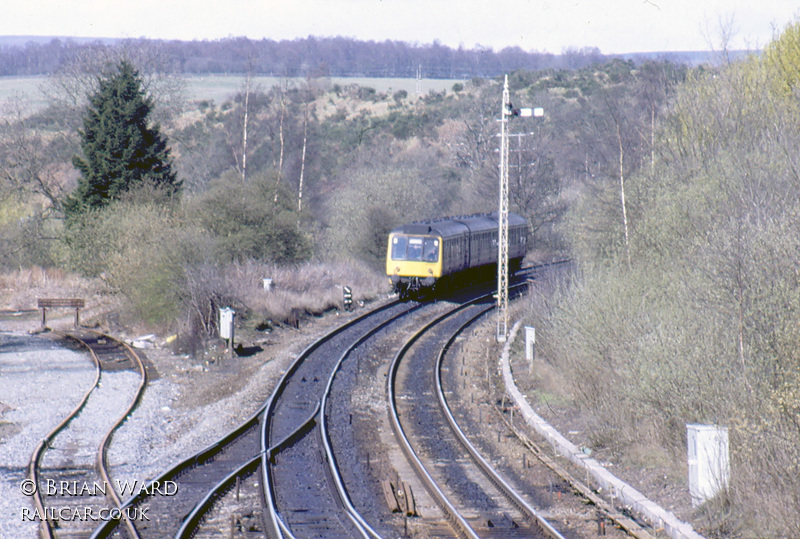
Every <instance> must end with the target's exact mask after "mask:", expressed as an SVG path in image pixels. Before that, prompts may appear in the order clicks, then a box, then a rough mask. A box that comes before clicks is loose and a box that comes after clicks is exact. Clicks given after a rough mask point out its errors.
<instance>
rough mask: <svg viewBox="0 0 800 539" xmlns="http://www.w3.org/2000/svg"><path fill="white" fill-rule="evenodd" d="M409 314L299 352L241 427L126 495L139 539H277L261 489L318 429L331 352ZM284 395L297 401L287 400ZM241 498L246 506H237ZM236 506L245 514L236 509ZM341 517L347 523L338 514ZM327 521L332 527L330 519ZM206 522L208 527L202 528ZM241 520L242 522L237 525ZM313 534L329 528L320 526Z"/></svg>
mask: <svg viewBox="0 0 800 539" xmlns="http://www.w3.org/2000/svg"><path fill="white" fill-rule="evenodd" d="M413 308H414V307H413V305H409V304H404V303H399V302H393V303H389V304H387V305H384V306H381V307H378V308H377V309H374V310H373V311H371V312H369V313H366V314H364V315H362V316H360V317H358V318H356V319H354V320H352V321H350V322H348V323H347V324H344V325H343V326H340V327H338V328H336V329H334V330H333V331H331V332H329V333H328V334H326V335H325V336H323V337H322V338H320V339H319V340H317V341H316V342H314V343H313V344H312V345H311V346H309V347H308V348H307V349H306V350H304V351H303V352H302V353H301V354H300V355H299V356H298V358H297V359H296V360H295V361H294V363H293V364H292V365H291V366H290V367H289V369H288V370H287V372H286V373H285V374H284V376H283V378H282V379H281V380H280V382H279V383H278V385H277V387H276V389H275V390H274V392H273V394H272V396H271V397H270V399H269V400H268V401H267V402H266V403H265V404H264V405H263V406H262V407H261V408H259V409H258V410H257V411H256V412H255V413H254V414H253V415H252V416H251V417H250V418H249V419H248V420H247V421H245V422H244V423H243V424H241V425H239V426H238V427H237V428H236V429H234V430H233V431H231V432H230V433H228V434H227V435H226V436H224V437H223V438H222V439H220V440H219V441H217V442H215V443H214V444H212V445H210V446H209V447H207V448H205V449H204V450H202V451H200V452H198V453H197V454H195V455H194V456H192V457H190V458H189V459H186V460H185V461H183V462H181V463H179V464H177V465H176V466H173V467H172V468H171V469H169V470H167V471H166V472H164V473H163V474H161V475H160V476H159V477H157V478H156V479H154V480H153V481H152V482H150V483H149V485H150V486H148V488H146V489H145V491H144V492H140V493H138V494H136V495H135V496H132V497H131V498H130V499H129V500H128V501H126V502H125V504H123V507H124V508H141V509H142V510H144V511H145V512H146V513H147V515H148V518H149V521H148V522H146V523H137V524H138V528H137V529H138V533H139V536H141V537H143V538H144V537H190V536H203V535H208V536H214V535H215V534H218V533H219V530H220V528H221V527H222V528H228V527H229V528H230V529H233V528H236V529H240V528H242V527H245V528H247V531H249V532H253V533H255V534H256V535H260V536H263V534H264V529H265V527H266V528H267V529H268V530H271V535H276V534H277V535H281V534H282V533H283V532H282V531H281V527H279V526H278V525H277V517H274V516H271V515H277V514H279V509H278V507H277V506H276V505H274V501H273V503H272V504H267V505H268V506H269V507H270V508H271V511H266V510H263V509H264V507H263V506H264V503H263V501H262V498H261V495H260V491H261V490H262V486H261V485H267V486H269V485H270V483H269V482H268V481H270V480H272V478H273V477H274V476H275V474H274V473H270V472H271V471H273V468H274V469H278V467H276V465H275V464H276V462H279V463H281V464H283V463H288V461H287V460H286V459H285V457H286V455H287V454H289V453H287V452H286V451H287V450H288V449H292V448H293V447H294V445H295V443H296V442H297V440H299V439H302V438H303V437H304V435H305V434H306V433H307V431H308V430H309V429H311V430H313V428H314V427H315V425H316V424H317V422H318V415H319V414H318V412H319V410H320V409H321V408H322V402H323V401H322V393H321V391H322V390H324V389H325V388H326V387H328V388H329V386H330V383H331V382H330V381H331V380H332V374H333V373H332V372H331V369H332V368H335V367H336V363H337V362H336V358H340V360H339V362H338V363H341V361H342V360H343V357H340V356H339V355H338V354H337V353H336V352H337V351H340V350H341V349H342V348H346V347H347V346H348V344H352V341H357V340H358V339H359V338H361V337H363V336H364V334H365V333H367V332H368V331H369V330H370V328H372V329H376V328H377V327H379V326H380V325H381V324H383V323H384V322H385V321H386V320H389V319H391V318H392V317H394V316H396V315H398V313H400V316H402V313H405V312H407V311H408V310H409V309H413ZM298 384H299V385H298ZM286 395H289V396H290V397H294V398H295V400H293V401H291V399H287V398H285V397H286ZM276 410H277V411H276ZM320 450H321V449H320ZM314 460H318V459H314ZM264 470H267V471H266V472H265V471H264ZM284 470H288V471H287V472H286V473H288V474H291V473H292V471H291V469H290V468H289V467H283V468H281V469H280V473H283V471H284ZM329 470H330V469H329ZM318 471H319V470H318ZM325 473H328V472H325ZM262 477H264V478H265V479H264V483H261V484H260V481H261V478H262ZM282 477H283V476H280V477H279V479H280V478H282ZM266 478H269V479H266ZM165 484H174V485H175V487H174V491H175V492H174V494H173V495H170V496H165V495H163V493H161V492H158V488H159V486H163V485H165ZM264 488H266V487H264ZM234 489H235V491H236V498H237V501H236V503H235V505H238V506H239V507H237V508H236V509H235V510H231V511H227V515H226V517H225V518H222V519H220V518H219V517H214V516H212V515H211V513H212V509H214V510H215V512H225V510H224V509H221V510H220V511H217V510H218V509H220V507H219V506H220V505H225V504H220V502H219V500H220V499H222V498H224V497H225V494H226V493H228V492H229V491H231V490H234ZM240 491H241V492H242V495H243V496H244V497H246V498H247V500H245V501H242V500H238V498H240V496H239V494H240ZM290 491H291V489H284V488H282V489H281V492H282V493H288V495H289V496H291V493H290ZM244 492H248V494H246V495H245V494H244ZM274 492H275V490H274V489H272V490H270V489H268V490H267V494H266V496H267V499H268V500H279V498H278V497H277V496H273V497H270V496H271V494H270V493H274ZM339 492H340V493H342V492H343V491H341V490H340V491H339ZM253 493H255V494H256V495H254V494H253ZM282 495H287V494H282ZM340 495H341V494H335V496H340ZM337 503H339V502H337ZM242 504H244V505H245V506H246V507H244V508H242V507H241V505H242ZM334 505H335V504H334ZM320 507H321V508H323V510H325V508H327V509H328V510H329V513H330V515H335V513H336V512H337V511H340V510H341V509H340V508H336V507H333V506H332V505H330V504H329V505H321V506H320ZM297 512H298V513H301V512H302V511H297ZM345 513H346V512H345ZM340 516H341V517H342V518H343V519H344V520H347V517H346V516H344V513H343V514H341V515H340ZM228 517H229V518H228ZM331 518H333V519H335V520H338V517H336V516H333V517H331ZM220 520H221V522H220ZM206 521H214V522H212V523H210V525H208V526H206V525H205V524H204V523H205V522H206ZM243 521H248V523H247V524H246V525H244V526H243V525H242V522H243ZM317 527H318V528H320V529H327V528H326V527H325V524H323V525H322V526H317ZM333 527H334V528H335V526H333ZM275 529H278V531H277V532H276V531H275ZM284 529H287V528H284ZM129 534H130V531H129V530H125V529H122V528H120V527H119V526H118V523H116V522H108V523H104V524H103V525H102V526H100V527H99V528H98V529H97V530H96V531H95V533H94V535H93V537H98V538H100V537H127V536H128V535H129Z"/></svg>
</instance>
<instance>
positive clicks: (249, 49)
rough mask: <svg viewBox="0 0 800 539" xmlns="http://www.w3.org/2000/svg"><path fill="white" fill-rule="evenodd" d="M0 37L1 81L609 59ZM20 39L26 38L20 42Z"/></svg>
mask: <svg viewBox="0 0 800 539" xmlns="http://www.w3.org/2000/svg"><path fill="white" fill-rule="evenodd" d="M20 39H21V38H17V39H9V41H10V42H9V43H8V44H5V45H3V44H2V43H3V40H2V38H0V76H6V77H8V76H30V75H47V74H51V73H55V72H56V71H58V70H59V69H62V68H63V67H64V66H65V65H69V64H70V63H72V62H74V61H75V60H76V59H77V58H79V57H81V56H85V55H96V54H99V53H100V52H101V51H103V50H107V49H118V48H126V49H130V50H135V49H138V50H140V51H142V50H145V51H148V52H147V54H148V56H150V57H155V56H158V57H159V58H160V62H159V63H158V64H152V65H151V66H148V67H150V68H156V67H157V69H159V70H161V71H164V72H170V73H184V74H209V73H214V74H221V73H222V74H230V73H248V72H250V73H252V74H254V75H270V76H277V77H399V78H413V77H416V76H417V74H418V73H419V74H420V76H422V77H424V78H438V79H470V78H472V77H496V76H499V75H501V74H502V73H508V72H511V71H516V70H518V69H526V70H530V71H537V70H542V69H578V68H581V67H586V66H588V65H591V64H593V63H597V62H602V61H605V60H609V59H611V57H607V56H604V55H603V54H601V52H600V51H599V50H598V49H596V48H591V47H590V48H583V49H567V50H565V51H563V52H561V53H559V54H553V53H548V52H536V51H523V50H522V49H521V48H519V47H508V48H504V49H502V50H500V51H494V50H493V49H491V48H488V47H475V48H472V49H465V48H463V47H459V48H457V49H453V48H451V47H447V46H444V45H442V44H440V43H438V42H434V43H432V44H410V43H406V42H401V41H390V40H387V41H381V42H376V41H359V40H355V39H352V38H345V37H331V38H318V37H307V38H302V39H295V40H282V41H275V40H271V39H261V40H252V39H248V38H244V37H241V38H228V39H220V40H204V41H162V40H151V39H127V40H103V41H101V40H95V41H87V40H73V39H60V38H54V39H51V40H49V41H43V40H42V38H38V39H36V40H31V41H28V42H24V43H20V42H19V41H20ZM23 41H24V39H23ZM632 57H633V58H637V59H641V60H642V61H646V60H648V59H654V58H657V59H660V60H668V61H674V62H676V63H690V64H694V63H697V62H698V61H701V60H707V59H708V55H707V54H703V53H662V54H658V55H653V54H650V55H632Z"/></svg>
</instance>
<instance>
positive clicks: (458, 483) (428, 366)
mask: <svg viewBox="0 0 800 539" xmlns="http://www.w3.org/2000/svg"><path fill="white" fill-rule="evenodd" d="M492 309H493V304H492V303H491V297H483V298H478V299H477V300H474V301H473V302H469V303H466V304H463V305H459V306H456V307H454V308H452V309H451V310H449V311H448V312H446V313H444V314H443V315H441V316H440V317H438V318H436V319H435V320H434V321H432V322H431V323H429V324H427V325H426V326H424V327H423V328H422V329H420V330H419V331H418V332H417V333H415V334H414V335H413V336H412V337H411V338H410V339H409V340H408V341H407V342H406V344H405V345H404V346H403V347H402V348H401V349H400V350H399V351H398V353H397V355H396V356H395V358H394V360H393V362H392V365H391V367H390V371H389V377H388V381H387V399H388V404H389V410H390V415H391V421H392V428H393V431H394V433H395V436H396V438H397V440H398V443H399V444H400V445H401V447H402V449H403V452H404V454H405V455H406V458H407V459H408V460H409V462H410V464H411V466H412V468H413V469H414V471H415V473H416V475H417V476H418V477H419V479H420V481H421V482H422V484H423V485H424V486H425V489H426V490H427V491H428V493H429V494H430V495H431V497H432V498H433V499H434V500H435V501H436V504H437V505H438V506H439V508H440V509H441V512H442V514H443V515H444V517H445V518H446V519H447V521H448V522H449V523H450V526H451V527H452V529H453V533H455V534H456V535H458V536H461V537H492V536H497V535H501V536H524V537H561V535H560V534H559V533H558V532H557V531H556V530H555V529H554V528H552V526H550V525H549V523H547V522H546V521H545V520H544V519H543V518H542V517H541V516H540V515H538V514H537V512H536V511H535V510H534V509H533V508H532V507H531V506H530V505H529V504H528V503H527V502H526V501H525V500H524V499H523V498H522V497H521V496H520V495H519V494H518V493H517V492H516V491H515V490H514V489H513V488H512V487H511V486H510V485H509V484H508V483H506V482H505V481H504V480H503V479H502V478H500V477H499V475H498V474H497V473H496V472H495V471H494V469H493V468H492V466H491V465H489V464H488V463H487V462H486V461H485V460H484V459H483V458H482V457H481V456H480V455H479V454H478V452H477V451H476V450H475V449H474V447H472V446H471V444H470V443H469V441H468V440H467V439H466V436H465V435H464V434H463V432H462V431H461V430H460V428H459V427H458V425H457V423H456V422H455V419H454V418H453V415H452V413H451V412H450V410H449V406H448V404H447V400H446V397H445V394H444V390H443V387H442V380H441V363H442V359H443V357H444V355H445V352H446V350H447V349H448V348H449V347H450V346H451V345H452V343H453V341H454V340H455V339H456V337H457V335H458V334H459V333H461V331H463V329H464V328H465V327H467V326H469V325H470V324H472V323H473V322H474V321H475V320H477V319H478V318H480V317H482V316H483V315H484V314H486V313H487V312H489V311H491V310H492ZM448 431H450V432H453V433H454V434H453V435H451V436H449V437H448V436H446V435H445V434H444V433H446V432H448ZM468 458H472V459H473V461H474V463H468ZM476 465H477V467H476ZM434 526H436V527H439V526H440V523H439V522H435V523H434Z"/></svg>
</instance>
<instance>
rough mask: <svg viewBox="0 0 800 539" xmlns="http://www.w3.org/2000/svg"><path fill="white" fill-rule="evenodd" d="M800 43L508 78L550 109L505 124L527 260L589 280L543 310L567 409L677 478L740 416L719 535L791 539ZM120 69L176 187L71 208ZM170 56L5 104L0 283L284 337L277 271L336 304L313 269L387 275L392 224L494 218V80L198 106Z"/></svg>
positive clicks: (780, 40) (102, 60) (61, 83)
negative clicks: (713, 433) (137, 88)
mask: <svg viewBox="0 0 800 539" xmlns="http://www.w3.org/2000/svg"><path fill="white" fill-rule="evenodd" d="M92 51H94V52H93V53H91V54H90V52H92ZM798 51H800V24H798V23H795V24H792V25H789V26H788V27H787V28H786V29H785V30H784V31H783V33H782V34H780V35H779V36H777V37H776V38H775V40H774V41H773V42H772V43H771V44H770V45H768V46H767V47H766V49H765V50H764V51H762V52H761V54H759V55H753V56H748V57H745V58H743V59H740V60H738V61H733V60H732V59H731V58H730V57H723V58H721V60H722V61H720V62H717V63H715V64H714V65H702V66H698V67H689V66H687V65H684V64H675V63H671V62H666V61H650V62H642V63H634V62H633V61H624V60H620V59H611V60H604V59H598V60H599V61H597V62H595V63H593V64H590V65H586V66H583V67H580V68H574V69H567V68H561V69H559V68H548V69H543V70H526V69H515V70H513V71H510V72H509V85H510V88H511V93H512V101H513V103H514V106H516V107H529V106H537V107H543V108H544V110H545V116H544V118H530V119H529V118H514V119H513V120H512V127H511V128H512V133H514V137H513V139H512V143H511V154H510V182H511V190H510V191H511V195H510V196H511V206H512V210H513V211H516V212H518V213H520V214H521V215H523V216H525V218H526V219H528V222H529V224H530V228H531V233H532V236H533V249H532V252H531V258H532V259H534V260H545V259H551V258H555V257H569V258H571V259H572V260H573V261H574V264H575V267H576V268H577V269H576V271H575V273H574V274H573V275H571V276H570V277H569V278H567V279H565V280H563V281H558V282H555V283H553V286H552V288H551V289H550V290H547V291H546V293H542V294H540V295H536V294H534V296H533V300H532V304H531V310H530V312H529V314H528V321H529V322H530V323H531V324H532V325H534V326H536V327H537V329H538V331H537V335H539V336H540V337H539V339H538V340H539V344H538V345H537V347H538V350H539V351H540V354H541V357H542V358H543V360H544V361H548V362H550V363H551V364H552V365H554V366H555V367H556V369H555V370H556V371H557V372H559V373H560V376H562V377H563V379H562V380H559V382H560V383H559V384H558V391H559V392H560V393H559V394H558V395H557V398H561V399H566V400H568V401H570V402H572V403H574V404H575V405H577V406H578V407H580V408H581V410H582V412H583V415H584V417H586V418H587V421H588V423H589V426H588V428H590V430H591V432H592V443H593V444H594V448H595V449H598V450H599V449H605V450H609V451H611V452H612V454H614V455H615V456H620V458H621V459H623V460H625V459H627V460H625V463H626V464H629V465H631V466H636V467H638V468H645V469H648V467H650V466H653V467H658V469H663V468H664V467H666V468H667V469H668V470H669V472H668V473H667V474H666V475H667V479H665V481H675V482H677V483H679V484H683V485H685V456H686V445H685V443H686V439H685V437H686V433H685V428H686V427H685V425H686V424H687V423H695V422H697V423H709V424H719V425H723V426H727V427H728V428H729V429H730V437H731V460H732V464H733V475H732V479H731V484H730V486H729V488H728V489H727V490H726V491H725V492H723V493H722V494H721V495H720V496H718V497H717V498H716V499H714V500H712V502H710V503H708V504H706V505H705V506H703V507H701V508H700V509H698V510H697V512H696V513H695V514H693V515H686V518H693V519H694V523H695V525H696V526H697V527H698V529H700V530H701V531H702V532H703V534H704V535H707V536H709V537H752V536H759V537H768V536H769V537H787V536H800V518H798V512H797V510H796V508H797V507H798V506H799V505H800V479H798V478H800V421H798V417H800V415H799V414H800V356H799V355H798V350H800V326H798V324H797V312H800V277H799V275H800V274H799V273H798V271H797V268H798V267H800V254H798V253H800V244H799V242H800V234H798V231H800V172H799V171H800V162H798V152H797V148H798V147H800V77H798V73H800V53H799V52H798ZM243 57H246V56H243ZM123 60H124V61H125V62H127V63H129V64H130V65H131V66H133V67H135V68H136V70H137V72H138V74H139V75H141V78H140V79H136V80H140V83H141V90H142V92H143V93H144V94H145V95H146V96H148V103H151V104H152V108H150V107H148V110H147V122H146V123H147V125H148V130H154V131H158V133H160V134H161V135H163V137H164V140H165V141H166V143H167V145H168V147H169V152H168V153H165V152H159V156H160V158H159V159H160V160H162V161H169V162H170V167H169V170H170V171H174V173H175V181H174V182H172V181H170V182H169V183H170V185H172V186H174V187H176V189H177V187H178V186H180V188H179V189H178V190H177V191H176V192H174V193H173V192H170V193H165V192H164V191H163V190H162V189H160V188H159V187H158V185H154V184H152V183H148V182H142V183H141V185H139V186H137V187H136V188H129V189H123V190H120V191H119V192H116V191H115V193H114V194H113V195H111V194H110V195H109V197H108V201H107V202H108V203H107V204H103V205H102V206H93V205H92V204H89V205H87V206H86V207H83V208H81V211H78V212H76V213H72V215H71V216H70V215H67V214H68V213H69V212H68V211H67V210H68V208H69V206H70V205H69V204H68V203H67V200H69V197H70V196H74V194H76V193H80V191H76V189H78V186H79V185H81V179H82V178H83V176H82V175H81V174H82V172H81V171H79V170H78V169H77V168H76V166H74V165H73V163H80V162H84V161H86V159H84V158H85V157H86V152H87V150H86V147H85V145H84V144H82V143H85V140H83V139H84V136H83V135H84V134H85V133H86V131H87V124H86V120H87V118H90V117H91V115H89V116H87V114H88V113H89V112H90V111H91V109H92V107H89V106H87V105H89V104H90V103H94V102H95V100H94V98H93V99H92V100H90V97H92V96H94V97H97V96H98V92H100V90H101V89H103V88H105V86H106V85H105V83H104V82H103V81H107V80H108V79H107V78H106V77H107V76H108V69H109V66H111V67H114V66H117V65H120V64H119V62H121V61H123ZM162 62H164V56H163V55H161V54H160V53H159V52H158V51H157V50H154V49H146V48H141V47H140V48H133V49H131V48H126V47H119V48H113V47H111V48H109V47H104V48H101V49H97V50H96V51H95V50H94V49H90V50H87V53H86V54H80V55H77V56H76V57H75V58H73V59H72V60H71V61H70V62H66V63H64V64H63V65H62V66H61V67H60V68H59V69H58V70H57V71H55V72H54V73H53V74H52V75H50V76H48V77H47V78H46V80H45V82H44V83H43V86H42V91H43V92H44V95H45V96H46V97H47V100H48V102H49V106H48V107H47V108H44V109H42V108H38V107H37V108H36V109H32V108H31V107H29V106H28V105H27V104H26V102H25V100H24V98H22V97H17V98H14V99H12V100H11V101H9V102H7V103H5V104H4V111H3V115H2V125H0V265H2V267H3V268H4V269H6V270H7V271H12V270H15V269H17V268H21V267H31V266H40V267H48V268H60V269H62V270H63V271H69V272H74V273H76V274H80V275H82V276H84V277H85V278H86V279H94V280H96V281H97V282H99V283H102V288H103V291H104V292H105V293H106V294H107V295H112V296H114V297H118V298H120V301H121V302H123V304H124V305H125V307H126V312H132V313H135V316H136V317H137V318H136V320H137V321H138V322H140V323H146V324H150V325H151V326H153V327H159V328H170V329H171V330H175V331H179V332H181V334H182V335H188V336H191V337H193V338H195V340H196V341H202V339H204V338H208V337H209V336H211V335H213V334H214V332H215V315H216V311H215V309H216V307H218V306H220V305H228V306H233V307H234V308H235V309H236V311H237V318H238V319H239V320H240V321H241V322H242V323H244V324H246V325H247V326H249V327H252V328H265V327H269V324H270V321H271V320H272V319H274V317H275V313H274V311H271V310H270V309H274V302H266V301H264V300H263V299H258V298H259V297H262V296H260V295H259V294H256V293H254V290H255V289H256V288H257V286H258V285H259V284H260V278H261V277H264V272H263V268H264V267H265V266H266V265H271V266H272V267H278V266H280V267H290V268H292V269H291V270H290V273H291V274H292V279H291V280H292V281H293V282H294V283H298V286H300V287H301V288H302V287H305V288H308V287H309V286H310V285H309V283H311V282H312V281H313V282H315V283H320V282H324V283H326V286H327V285H330V288H332V289H333V288H335V284H337V283H338V284H342V281H341V280H340V279H339V278H338V277H336V278H334V277H331V274H330V272H328V270H327V269H325V270H322V271H321V272H320V273H317V274H314V275H313V276H309V275H310V273H309V272H308V268H309V263H310V262H314V263H317V264H320V265H321V267H324V268H329V267H333V266H335V265H337V264H341V263H342V262H348V263H350V264H351V266H349V267H350V268H351V269H350V270H348V273H347V275H348V277H345V278H347V279H351V278H352V275H353V273H354V271H353V270H352V268H356V267H357V268H359V269H360V270H363V269H364V268H372V269H371V271H372V273H373V274H374V275H378V276H379V275H380V271H381V263H382V260H383V257H384V256H385V241H386V237H387V232H388V231H389V230H390V229H391V228H393V227H394V226H397V225H398V224H402V223H405V222H409V221H413V220H417V219H424V218H431V217H437V216H444V215H454V214H467V213H472V212H476V211H493V210H494V209H495V207H496V200H497V194H496V193H497V174H498V163H497V155H498V154H497V150H498V145H499V142H498V138H497V134H498V125H497V119H498V116H499V115H500V101H501V96H502V80H501V78H500V77H489V78H481V77H473V78H470V79H469V80H468V81H466V82H463V83H456V84H454V85H453V87H452V88H451V89H450V90H448V91H446V92H429V93H427V94H425V95H419V96H418V95H409V94H408V93H406V92H405V91H403V90H398V91H394V92H386V93H384V92H380V91H376V90H375V89H374V88H369V87H364V86H358V85H355V84H353V85H347V84H341V83H340V84H333V83H332V82H331V81H330V80H328V79H326V78H325V77H316V78H307V79H304V80H299V81H298V80H295V81H289V80H284V81H283V82H281V83H280V84H279V85H277V86H275V87H272V88H265V87H259V86H257V85H255V84H252V83H251V81H250V79H249V78H248V77H247V76H246V75H243V76H242V84H241V87H240V89H239V91H238V92H236V93H235V94H234V95H232V96H231V97H230V99H228V100H225V101H224V102H221V103H215V102H213V101H200V102H193V103H190V102H187V101H186V99H185V97H184V92H183V91H182V89H183V84H184V83H183V80H182V77H181V76H180V74H176V73H174V72H172V73H169V72H167V71H165V70H162V69H160V68H156V67H154V66H158V65H161V63H162ZM376 63H379V62H377V61H376ZM134 78H135V77H134ZM116 108H118V107H116ZM145 131H147V130H145V129H143V130H142V132H143V133H144V132H145ZM154 138H156V139H158V140H161V138H160V137H154ZM76 156H78V157H77V159H76ZM81 156H83V157H81ZM340 267H341V266H340ZM380 282H382V283H384V284H385V283H386V281H385V280H381V281H380ZM386 286H388V285H386ZM384 290H385V289H384ZM304 301H306V302H307V303H306V304H304V305H296V307H297V308H299V309H301V310H302V309H305V310H307V311H308V312H315V313H316V312H321V311H323V310H325V309H328V308H331V307H332V306H333V305H335V302H334V301H335V300H331V301H329V302H328V303H323V304H320V303H314V302H315V301H316V300H315V299H314V298H305V300H304ZM326 301H327V300H326Z"/></svg>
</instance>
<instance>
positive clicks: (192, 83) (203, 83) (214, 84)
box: [186, 75, 463, 103]
mask: <svg viewBox="0 0 800 539" xmlns="http://www.w3.org/2000/svg"><path fill="white" fill-rule="evenodd" d="M282 80H289V81H290V82H292V83H294V84H302V83H303V81H304V80H305V79H281V78H279V77H254V78H253V79H252V80H251V82H250V84H251V85H258V86H260V87H261V88H263V89H268V88H271V87H273V86H276V85H278V84H279V83H280V82H281V81H282ZM322 80H325V81H330V84H332V85H333V84H339V85H341V86H346V85H349V84H358V85H359V86H368V87H371V88H374V89H375V90H377V91H378V92H387V93H393V92H396V91H397V90H405V91H406V92H408V94H409V95H413V94H414V92H416V87H417V81H416V79H370V78H337V77H332V78H329V79H322ZM186 82H187V86H188V91H189V95H190V98H191V99H194V100H197V101H200V100H202V99H213V100H214V101H215V102H217V103H220V102H222V101H223V100H225V98H227V97H229V96H231V95H233V94H234V93H236V92H237V91H239V90H241V89H243V88H244V84H245V77H244V76H242V75H206V76H199V75H197V76H190V77H186ZM457 82H463V81H461V80H450V79H422V81H420V91H421V92H422V93H423V94H427V93H428V92H429V91H431V90H434V91H436V92H441V91H442V90H451V89H452V88H453V84H455V83H457Z"/></svg>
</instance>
